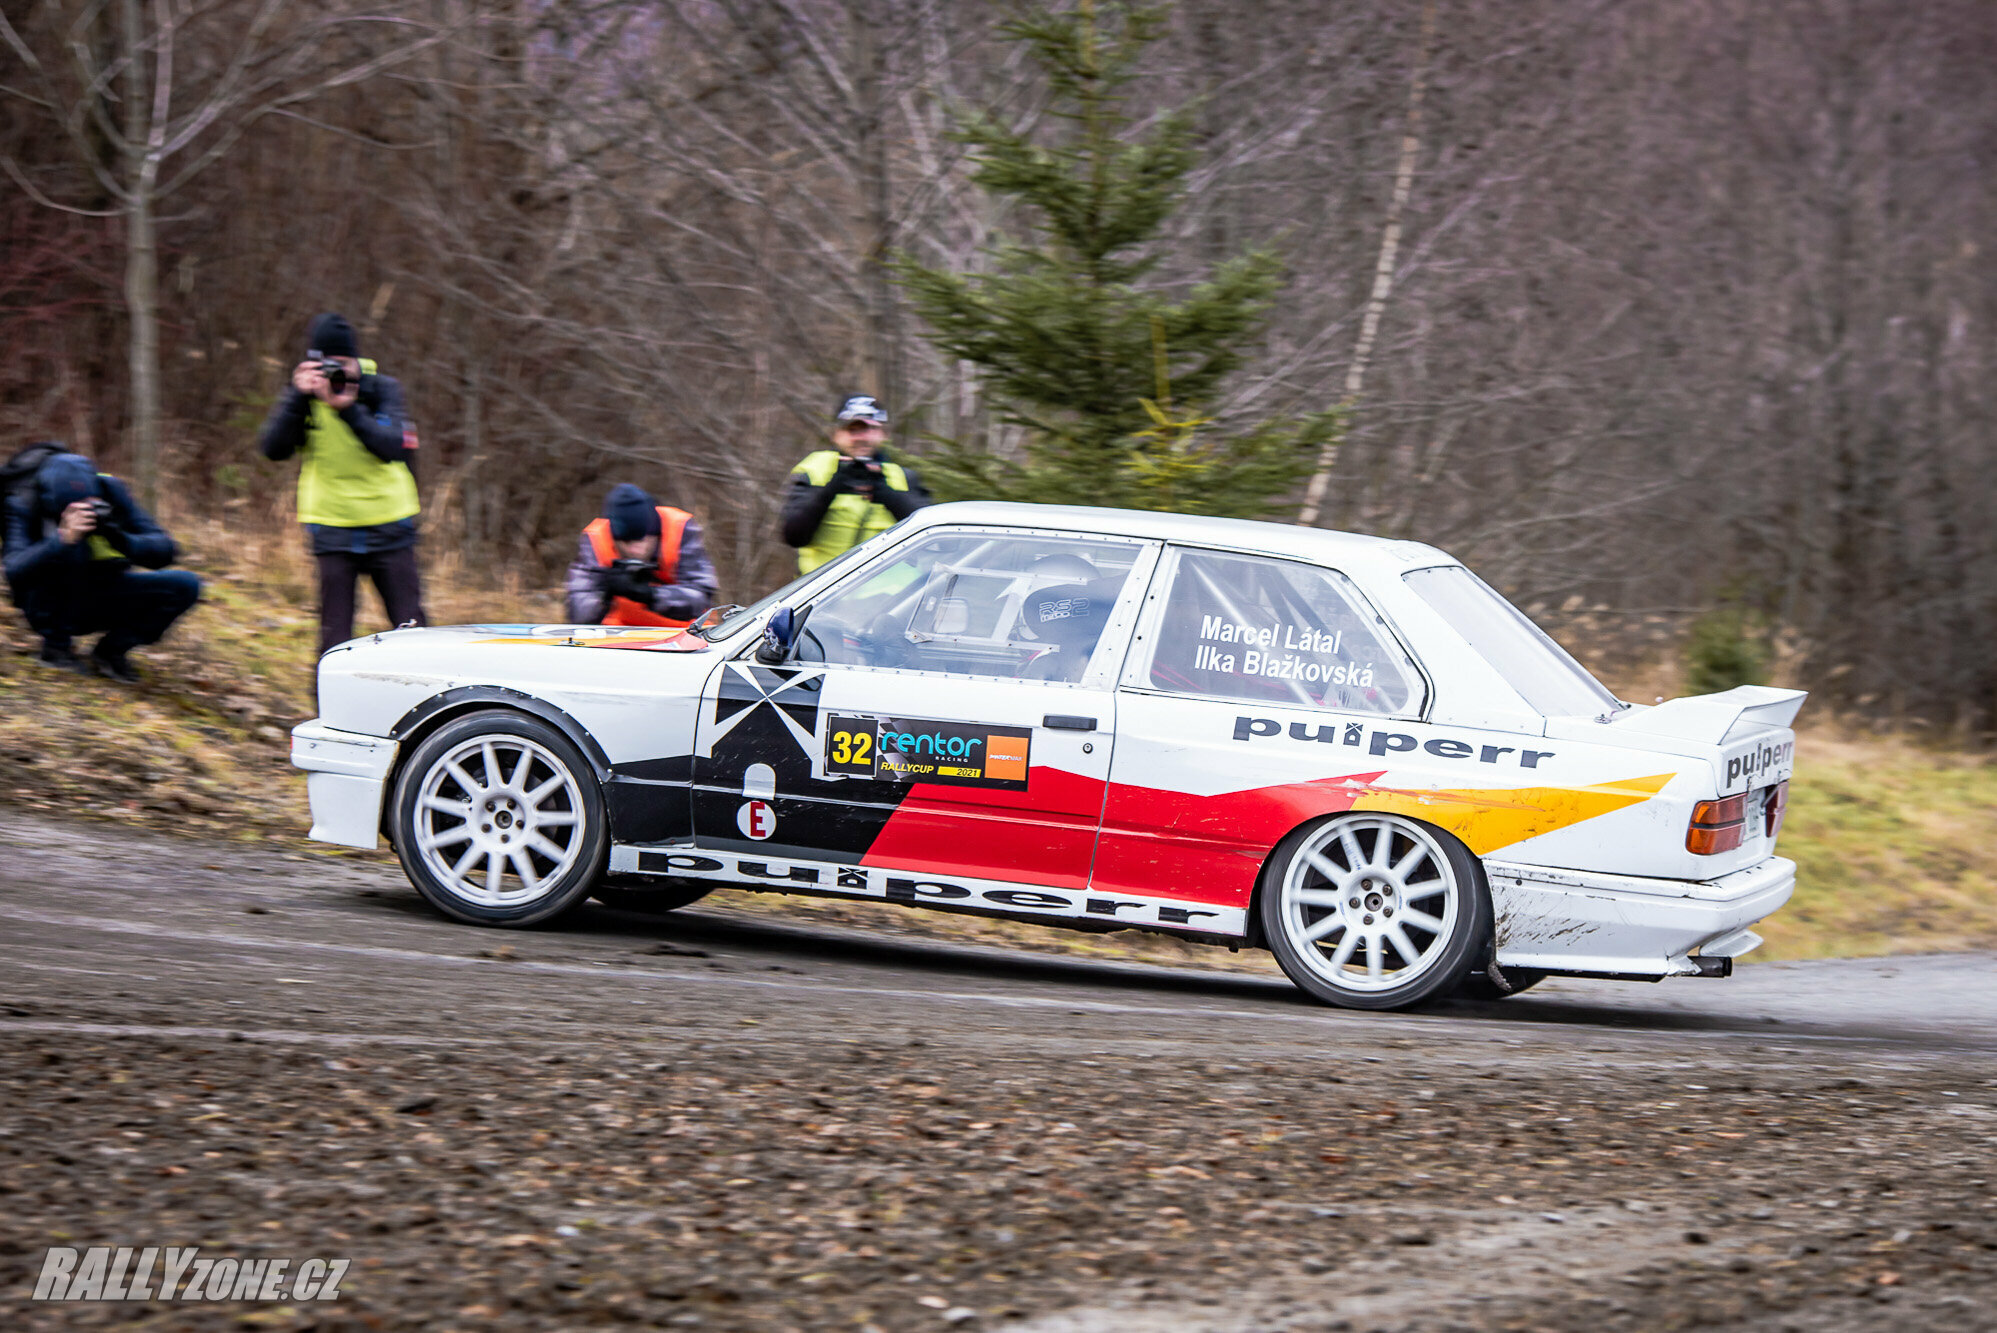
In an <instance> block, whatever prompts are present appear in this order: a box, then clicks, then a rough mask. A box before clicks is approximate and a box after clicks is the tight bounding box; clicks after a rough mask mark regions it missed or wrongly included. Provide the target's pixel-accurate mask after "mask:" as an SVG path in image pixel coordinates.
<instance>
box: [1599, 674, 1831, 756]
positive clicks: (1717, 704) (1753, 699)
mask: <svg viewBox="0 0 1997 1333" xmlns="http://www.w3.org/2000/svg"><path fill="white" fill-rule="evenodd" d="M1807 698H1809V692H1808V691H1807V690H1778V689H1775V688H1774V687H1772V686H1768V685H1739V686H1736V687H1734V688H1733V689H1731V690H1723V691H1721V692H1720V693H1719V694H1695V695H1691V696H1690V697H1688V698H1684V699H1673V700H1671V701H1670V702H1669V703H1661V704H1658V705H1657V706H1656V707H1655V708H1632V709H1629V710H1628V711H1627V712H1624V713H1622V714H1620V715H1618V716H1617V717H1616V718H1615V720H1614V721H1612V722H1611V723H1610V724H1609V725H1610V726H1612V727H1614V728H1616V729H1617V730H1618V731H1642V732H1656V733H1658V734H1659V735H1664V736H1670V737H1672V738H1674V739H1678V740H1690V741H1704V742H1706V743H1708V744H1712V745H1719V744H1722V743H1724V742H1726V741H1730V740H1740V739H1742V738H1744V737H1747V736H1750V735H1753V734H1754V733H1755V732H1757V731H1762V730H1765V729H1767V728H1770V727H1786V726H1788V725H1789V724H1790V723H1792V722H1794V721H1795V720H1796V713H1797V711H1798V710H1799V709H1801V708H1802V706H1803V700H1805V699H1807Z"/></svg>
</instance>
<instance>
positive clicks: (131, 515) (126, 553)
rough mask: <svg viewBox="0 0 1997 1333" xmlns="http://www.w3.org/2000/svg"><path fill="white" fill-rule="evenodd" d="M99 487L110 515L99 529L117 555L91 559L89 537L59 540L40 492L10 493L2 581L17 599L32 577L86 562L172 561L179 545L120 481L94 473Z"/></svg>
mask: <svg viewBox="0 0 1997 1333" xmlns="http://www.w3.org/2000/svg"><path fill="white" fill-rule="evenodd" d="M97 489H98V493H99V494H100V495H101V496H102V497H103V498H104V499H105V500H106V501H108V502H109V503H110V505H111V518H110V521H109V522H107V523H103V524H100V525H99V527H98V535H100V536H102V537H103V538H104V539H105V541H107V542H109V543H110V544H111V547H112V549H114V550H116V551H117V552H118V553H119V555H120V556H121V557H123V558H122V559H119V560H92V559H91V558H90V541H89V539H88V538H85V539H84V540H82V541H79V542H67V543H66V542H64V541H63V540H62V538H60V537H58V536H57V535H56V529H57V527H58V526H59V525H60V524H61V522H62V515H61V513H59V512H58V513H55V514H50V513H46V512H44V506H43V504H42V498H41V494H40V492H39V491H38V490H37V489H36V488H35V487H32V486H27V487H23V488H22V489H21V491H20V492H19V493H17V494H15V495H13V496H10V497H9V498H8V500H7V504H6V530H5V538H4V544H0V550H4V551H5V559H6V569H7V586H8V587H9V588H10V589H12V590H13V592H14V594H15V599H16V600H17V601H18V600H19V598H20V595H21V593H22V592H24V591H26V590H28V589H30V588H32V587H33V586H34V585H35V584H36V583H38V582H41V581H44V580H48V579H53V578H58V577H61V576H63V575H68V574H76V573H81V572H83V571H84V570H85V569H87V568H91V567H102V568H104V569H107V570H111V569H123V568H125V567H126V566H127V565H138V566H139V567H140V568H142V569H164V568H166V566H168V565H170V564H172V563H173V561H174V557H175V556H176V555H178V554H179V549H178V548H177V547H176V546H175V545H174V543H173V538H171V537H169V536H167V534H166V529H164V528H162V527H160V525H159V523H158V522H157V521H155V520H154V518H153V516H152V515H151V514H148V513H147V512H146V511H145V510H144V509H143V508H142V507H141V506H140V505H139V502H138V501H137V500H134V499H133V498H132V493H131V492H130V491H128V490H126V489H125V483H124V482H122V481H119V480H118V479H117V478H116V477H109V476H104V475H103V474H101V473H100V474H99V475H98V478H97Z"/></svg>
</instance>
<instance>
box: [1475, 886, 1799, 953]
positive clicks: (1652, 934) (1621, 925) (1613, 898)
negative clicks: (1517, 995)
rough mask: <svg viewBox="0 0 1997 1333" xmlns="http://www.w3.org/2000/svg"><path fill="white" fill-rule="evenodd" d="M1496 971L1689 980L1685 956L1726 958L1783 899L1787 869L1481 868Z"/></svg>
mask: <svg viewBox="0 0 1997 1333" xmlns="http://www.w3.org/2000/svg"><path fill="white" fill-rule="evenodd" d="M1484 871H1485V874H1486V876H1487V877H1488V878H1489V880H1490V883H1491V906H1492V909H1493V911H1494V912H1495V914H1496V917H1497V942H1498V961H1499V962H1500V963H1502V964H1504V965H1505V966H1506V967H1527V968H1535V969H1543V970H1546V971H1553V972H1611V973H1620V974H1624V975H1629V976H1651V977H1668V976H1693V975H1697V974H1698V973H1699V971H1700V968H1699V966H1698V965H1697V964H1696V963H1694V962H1692V961H1691V959H1690V955H1691V953H1692V951H1693V950H1695V949H1697V950H1700V951H1702V952H1704V951H1706V950H1707V949H1708V948H1709V947H1710V949H1711V951H1712V952H1713V953H1714V954H1716V955H1719V954H1724V955H1725V956H1727V957H1736V956H1738V955H1740V954H1744V953H1746V952H1748V950H1750V949H1752V948H1754V947H1755V946H1756V945H1757V944H1759V943H1760V942H1761V941H1760V938H1759V937H1757V936H1756V935H1754V934H1753V932H1751V931H1749V930H1748V927H1749V926H1752V925H1753V924H1754V923H1755V922H1757V921H1760V920H1761V919H1762V918H1764V917H1766V916H1768V915H1770V914H1771V913H1773V912H1774V911H1776V909H1778V908H1780V907H1781V906H1782V904H1784V903H1786V902H1788V901H1789V895H1790V894H1792V893H1794V892H1795V890H1796V863H1795V862H1794V861H1791V860H1788V859H1786V858H1784V857H1780V856H1771V857H1769V858H1768V859H1767V860H1765V861H1762V862H1760V863H1759V864H1757V865H1752V866H1749V867H1748V868H1747V869H1745V870H1737V871H1735V872H1734V873H1732V874H1730V875H1722V876H1721V877H1720V878H1718V879H1710V880H1698V881H1687V880H1670V879H1640V878H1637V877H1635V876H1631V875H1596V874H1588V873H1586V872H1583V871H1575V870H1549V869H1546V868H1544V867H1541V866H1526V865H1511V864H1507V863H1505V862H1501V861H1487V862H1485V864H1484Z"/></svg>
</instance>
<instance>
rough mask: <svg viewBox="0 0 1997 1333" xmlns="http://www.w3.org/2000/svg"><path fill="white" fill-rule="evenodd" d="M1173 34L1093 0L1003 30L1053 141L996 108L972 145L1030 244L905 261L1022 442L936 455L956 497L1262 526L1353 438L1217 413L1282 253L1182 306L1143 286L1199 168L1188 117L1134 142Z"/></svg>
mask: <svg viewBox="0 0 1997 1333" xmlns="http://www.w3.org/2000/svg"><path fill="white" fill-rule="evenodd" d="M1162 27H1163V16H1162V14H1161V12H1160V11H1158V10H1155V9H1147V8H1140V7H1137V6H1134V5H1125V4H1120V3H1114V2H1112V0H1100V2H1099V0H1079V3H1077V5H1076V6H1075V8H1073V9H1072V10H1055V9H1053V8H1048V7H1041V8H1035V9H1033V10H1031V11H1029V12H1028V13H1026V14H1025V15H1024V16H1023V17H1020V18H1017V19H1015V20H1013V21H1011V22H1009V23H1007V24H1006V25H1005V27H1004V29H1003V31H1004V33H1005V35H1006V36H1007V37H1009V38H1011V39H1013V40H1016V41H1021V42H1024V43H1026V44H1027V46H1028V48H1029V50H1030V53H1031V55H1032V57H1033V59H1034V61H1035V63H1036V64H1037V65H1038V66H1039V68H1040V70H1041V71H1042V72H1043V74H1044V76H1045V78H1046V82H1047V93H1048V100H1049V107H1048V111H1049V114H1048V115H1047V116H1046V117H1045V122H1046V124H1047V125H1048V126H1049V127H1050V128H1049V129H1047V130H1045V131H1043V132H1042V133H1039V134H1035V133H1034V132H1032V131H1031V130H1027V129H1016V128H1012V127H1010V126H1008V125H1007V124H1005V123H1004V122H1002V121H1001V120H1000V119H999V118H998V116H996V115H995V114H993V113H992V112H990V111H989V110H988V111H985V112H981V113H978V114H976V115H973V116H970V117H968V118H966V119H965V120H964V121H963V122H962V123H961V124H960V127H959V129H958V137H959V138H960V139H961V140H962V141H963V142H964V143H966V144H967V145H968V146H969V147H970V149H971V155H972V159H973V160H974V162H975V163H976V167H975V170H974V172H973V174H972V179H973V180H974V181H975V182H976V183H977V184H978V185H979V186H981V187H983V188H984V189H986V190H988V191H990V192H992V193H993V194H995V195H998V196H1001V197H1003V198H1004V199H1006V200H1009V201H1011V202H1012V203H1013V205H1014V208H1013V210H1012V213H1013V216H1014V217H1015V218H1016V219H1017V220H1018V228H1019V233H1018V235H1017V236H1016V237H1014V238H1010V239H1007V240H1003V241H1001V242H1000V243H999V244H998V245H997V246H995V247H994V249H993V251H992V252H991V255H990V257H989V259H990V262H989V265H988V268H987V271H985V272H980V273H957V272H952V271H949V270H946V269H937V268H930V267H926V266H923V265H920V264H917V263H914V262H912V261H907V260H904V261H903V262H901V263H900V264H899V265H898V274H899V277H900V280H901V281H902V283H903V284H904V285H905V286H906V288H907V289H908V291H909V293H910V296H911V300H912V302H913V304H914V306H915V308H916V310H917V311H918V312H919V313H920V314H921V315H922V317H923V319H924V320H925V321H926V322H927V323H928V325H929V332H928V333H927V335H926V336H927V337H928V338H929V339H930V341H931V342H933V343H934V344H935V345H936V346H937V347H938V348H940V349H941V350H943V351H944V352H946V353H948V354H949V355H951V356H955V357H959V358H961V359H963V360H965V361H969V362H971V363H972V364H974V365H975V366H977V367H978V368H979V371H980V374H981V379H982V385H983V389H984V392H985V393H986V395H987V396H988V399H989V400H990V401H991V403H992V404H993V406H994V407H995V408H996V409H997V413H998V415H999V416H1000V418H1001V419H1002V420H1005V421H1008V422H1010V423H1012V424H1015V425H1017V426H1020V427H1023V428H1024V430H1025V434H1026V446H1025V456H1024V458H1023V459H1019V460H1013V459H1006V458H1001V457H999V456H998V455H995V454H992V453H989V452H985V451H981V450H974V449H967V448H964V447H961V446H959V445H956V444H953V443H950V442H938V444H939V447H938V448H937V449H936V451H935V452H933V453H932V454H931V455H930V456H929V457H928V458H927V459H926V460H925V472H926V473H927V475H928V476H929V477H930V478H931V480H932V482H933V483H934V484H935V485H936V486H937V488H938V490H939V492H941V493H942V494H943V495H944V496H946V497H947V498H960V499H961V498H974V497H975V498H999V499H1009V500H1030V501H1040V502H1046V503H1061V504H1100V505H1113V506H1120V507H1125V508H1134V509H1162V510H1173V511H1177V512H1181V513H1198V514H1227V515H1236V516H1255V515H1260V514H1264V513H1267V512H1269V511H1270V510H1271V509H1273V508H1274V507H1275V505H1276V503H1277V501H1278V498H1279V497H1280V496H1281V495H1282V493H1283V492H1285V491H1286V490H1288V489H1290V488H1291V487H1292V486H1293V485H1294V484H1295V483H1296V482H1297V481H1298V480H1299V479H1300V478H1301V477H1302V476H1303V475H1304V474H1305V473H1307V472H1308V471H1309V469H1310V465H1311V461H1312V459H1313V458H1314V457H1315V455H1316V453H1317V450H1318V449H1319V447H1320V446H1321V445H1322V444H1323V443H1324V441H1325V440H1326V439H1328V438H1330V437H1332V436H1333V435H1334V434H1335V433H1336V432H1337V430H1338V429H1339V414H1338V413H1337V412H1336V411H1326V412H1318V413H1312V414H1309V415H1306V416H1301V417H1294V418H1285V419H1275V420H1265V421H1262V422H1260V423H1258V424H1255V425H1253V426H1250V427H1248V428H1245V429H1234V430H1223V429H1221V428H1220V427H1219V426H1218V424H1217V423H1215V422H1214V421H1212V420H1211V419H1209V418H1208V417H1207V416H1206V413H1207V412H1208V411H1210V410H1211V407H1212V404H1213V403H1214V400H1215V399H1216V397H1217V395H1218V393H1219V391H1220V389H1221V387H1222V385H1223V384H1224V383H1225V381H1226V380H1227V378H1228V376H1229V375H1230V374H1232V373H1233V372H1235V371H1236V370H1238V369H1239V368H1240V366H1241V364H1242V362H1243V359H1244V357H1245V356H1246V354H1247V352H1248V351H1249V349H1250V348H1251V347H1252V345H1253V344H1254V342H1255V341H1256V339H1257V338H1258V337H1259V336H1260V334H1261V332H1262V329H1263V327H1264V325H1265V322H1266V320H1267V318H1268V314H1269V311H1270V308H1271V306H1272V304H1273V302H1274V301H1275V298H1276V296H1277V293H1278V292H1279V291H1280V290H1281V288H1282V285H1283V267H1282V264H1281V262H1280V261H1279V260H1278V259H1277V257H1276V256H1275V254H1274V253H1273V252H1271V251H1270V250H1268V249H1267V248H1255V249H1250V250H1247V251H1245V252H1244V253H1242V254H1239V255H1237V256H1235V257H1234V258H1232V259H1230V260H1228V261H1226V262H1224V263H1222V264H1220V265H1218V266H1217V267H1215V268H1214V269H1213V270H1212V271H1211V273H1210V274H1208V276H1207V277H1206V279H1205V280H1204V281H1202V282H1198V283H1196V284H1193V285H1192V286H1191V287H1190V289H1189V290H1183V289H1182V292H1181V293H1180V294H1179V295H1178V296H1177V298H1176V299H1175V298H1174V295H1173V294H1172V293H1170V292H1168V291H1165V290H1161V287H1160V284H1158V283H1157V282H1156V281H1155V280H1154V281H1152V282H1149V283H1147V279H1150V278H1153V275H1154V271H1155V270H1156V269H1157V268H1158V265H1159V263H1160V261H1161V259H1163V258H1164V257H1165V256H1166V253H1167V251H1166V245H1167V241H1166V238H1164V237H1162V236H1161V232H1162V230H1163V228H1164V226H1165V223H1166V221H1167V220H1168V219H1169V218H1170V216H1171V214H1172V212H1173V210H1174V209H1175V208H1176V207H1177V206H1178V204H1179V202H1180V200H1181V197H1182V193H1183V190H1184V187H1185V179H1186V175H1187V173H1188V172H1189V171H1190V170H1191V169H1192V168H1193V166H1194V164H1195V161H1196V157H1195V154H1194V152H1193V151H1192V147H1191V143H1192V122H1191V117H1190V115H1189V113H1188V112H1186V111H1184V110H1180V111H1178V112H1176V113H1174V114H1170V115H1167V116H1164V117H1162V118H1160V119H1159V120H1158V121H1157V122H1156V123H1155V124H1154V125H1153V126H1151V127H1150V128H1149V129H1148V131H1146V132H1144V133H1141V134H1140V133H1136V132H1135V131H1134V126H1135V117H1134V114H1133V112H1132V110H1131V107H1130V99H1131V95H1132V94H1133V92H1135V91H1136V89H1137V85H1138V83H1139V81H1140V78H1141V75H1140V71H1139V61H1140V59H1141V57H1142V55H1143V52H1144V50H1145V48H1146V47H1147V46H1149V45H1150V44H1151V43H1152V42H1153V41H1155V40H1156V39H1157V38H1158V36H1159V34H1160V32H1161V30H1162Z"/></svg>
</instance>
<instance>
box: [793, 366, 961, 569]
mask: <svg viewBox="0 0 1997 1333" xmlns="http://www.w3.org/2000/svg"><path fill="white" fill-rule="evenodd" d="M887 439H888V414H887V411H886V409H884V408H883V407H882V406H881V405H880V401H879V400H878V399H875V398H873V397H870V396H869V395H867V394H853V395H852V396H850V397H848V398H845V399H842V400H841V401H840V404H839V410H838V411H837V412H836V413H834V414H833V423H832V446H833V447H832V448H830V449H820V450H818V451H817V452H816V453H811V454H806V455H805V456H804V460H803V461H802V462H800V463H799V464H798V465H797V466H796V467H794V468H792V469H791V473H790V478H791V486H790V493H789V494H788V495H786V496H785V497H784V517H783V533H784V541H786V542H787V543H789V544H790V545H792V546H795V547H797V548H798V549H797V571H798V573H800V574H809V573H810V572H811V571H812V570H814V569H817V568H818V567H819V566H820V565H822V564H824V563H825V562H826V561H827V560H830V559H831V558H832V557H833V556H835V555H838V554H839V553H840V552H841V551H844V550H846V549H847V548H848V547H852V546H858V545H859V544H860V543H861V542H863V541H865V540H867V538H869V537H871V536H873V535H874V534H875V533H877V532H886V531H887V530H888V529H889V528H891V527H893V526H894V525H895V524H896V523H899V522H900V521H901V520H902V519H905V518H907V517H908V516H909V515H910V514H913V513H914V512H915V511H916V510H918V509H921V508H922V507H923V506H924V505H927V504H928V503H929V502H930V501H929V492H928V491H926V490H924V489H923V488H922V479H921V478H920V477H918V476H917V475H916V473H915V469H914V468H912V467H910V466H908V465H907V464H906V463H897V462H894V461H893V460H892V459H890V458H889V457H888V451H887Z"/></svg>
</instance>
